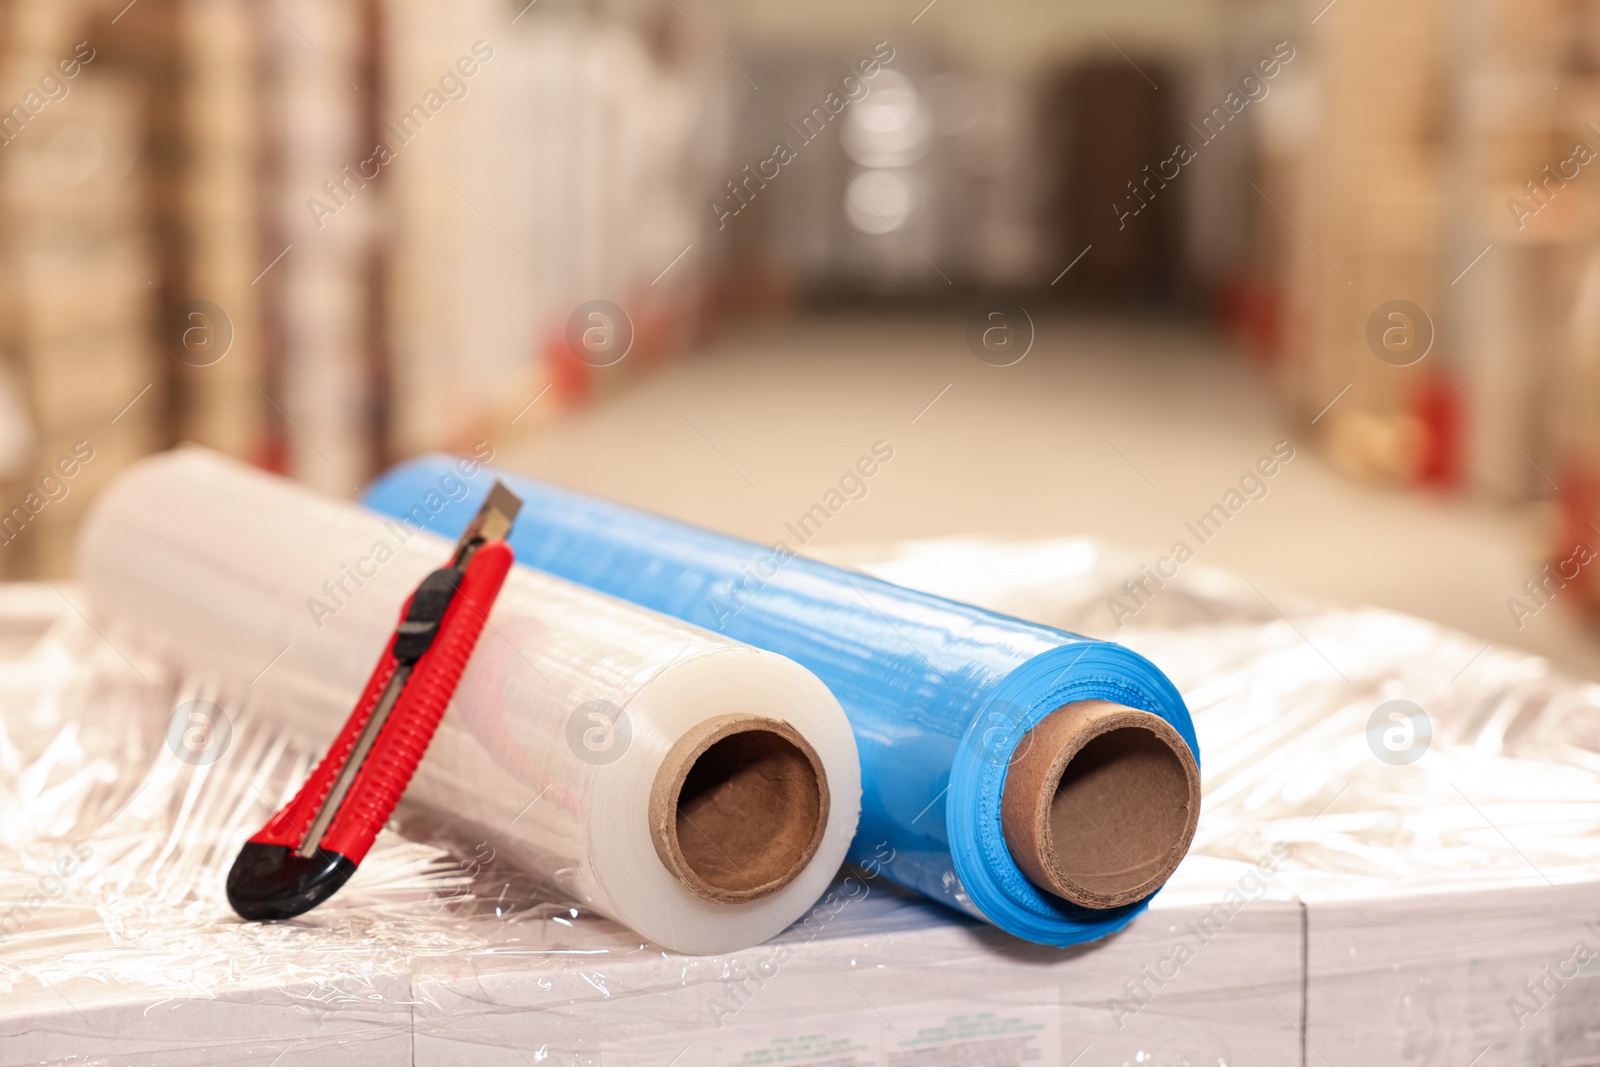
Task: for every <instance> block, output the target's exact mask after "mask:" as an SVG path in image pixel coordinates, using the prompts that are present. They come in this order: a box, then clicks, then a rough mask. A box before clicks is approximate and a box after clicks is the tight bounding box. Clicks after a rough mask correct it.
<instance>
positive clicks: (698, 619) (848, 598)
mask: <svg viewBox="0 0 1600 1067" xmlns="http://www.w3.org/2000/svg"><path fill="white" fill-rule="evenodd" d="M475 466H476V465H475V464H472V462H471V461H462V460H456V459H451V458H448V457H443V456H428V457H424V458H422V459H418V460H414V461H412V462H409V463H405V464H403V465H401V466H399V467H397V468H395V469H394V470H392V471H390V472H389V473H388V474H386V475H384V476H383V477H382V478H380V479H379V480H378V481H377V483H376V484H374V485H373V486H372V488H371V489H370V490H368V492H367V494H366V498H365V503H366V504H367V506H368V507H371V508H373V509H375V510H377V511H379V512H383V513H385V514H388V515H391V516H394V517H398V518H406V519H409V520H410V521H411V522H412V523H414V524H417V525H423V526H426V527H427V528H428V529H430V530H432V531H433V532H436V533H440V534H443V535H446V536H448V537H452V538H453V537H456V536H457V535H459V533H460V531H461V530H462V528H463V527H465V525H466V523H467V521H468V520H469V519H470V518H471V517H472V515H473V513H474V512H475V511H476V510H477V509H478V506H479V504H480V503H481V502H482V500H483V498H484V496H485V495H486V494H487V493H488V490H489V487H490V486H491V485H492V484H493V479H494V478H495V477H499V478H501V479H502V480H504V481H505V483H506V484H507V485H508V486H510V487H511V488H512V489H513V490H514V491H515V492H517V493H518V494H519V495H521V497H522V499H523V501H524V504H523V508H522V512H521V514H520V515H519V516H518V518H517V524H516V528H515V529H514V530H513V531H512V534H511V544H512V547H513V548H514V549H515V550H516V553H517V561H518V562H519V563H523V564H527V565H529V566H532V567H537V568H539V569H541V570H544V571H547V572H549V573H551V574H554V575H557V576H559V577H561V578H565V579H567V580H569V581H572V582H575V583H577V584H579V585H585V586H588V587H590V588H592V589H598V590H600V591H602V592H605V593H609V594H611V595H613V596H616V597H619V598H621V599H623V600H629V601H632V602H633V603H635V604H640V605H643V606H645V607H648V608H652V609H654V610H656V611H659V612H662V613H664V614H667V615H672V616H676V617H677V618H680V619H683V620H685V621H687V622H691V623H694V624H696V625H699V626H703V627H705V628H706V629H709V630H713V631H716V632H718V633H722V634H725V635H727V636H729V637H732V638H734V639H736V640H740V641H744V642H746V643H748V644H751V645H754V646H756V647H758V648H763V649H767V650H769V651H772V652H777V653H779V654H781V655H784V656H788V657H789V658H790V659H793V660H795V661H796V662H798V663H800V664H802V665H803V666H805V667H807V668H808V669H810V670H811V671H812V672H813V673H814V674H816V675H817V676H818V677H819V678H821V679H822V681H823V682H824V683H826V684H827V686H828V687H829V688H830V689H832V690H833V693H834V695H835V696H836V697H838V699H839V702H840V703H841V704H842V705H843V706H844V710H845V713H846V715H848V716H849V718H850V723H851V725H852V726H853V727H854V729H855V735H856V744H857V746H858V748H859V750H860V753H861V782H862V797H861V804H862V810H861V823H860V829H859V830H858V832H857V834H856V839H855V842H854V843H853V845H852V846H851V853H850V858H851V859H852V860H855V861H856V862H858V863H872V864H875V865H877V866H881V867H882V869H883V870H884V872H885V873H886V874H887V875H888V876H889V877H890V878H892V879H893V880H895V881H897V882H899V883H901V884H903V885H906V886H909V887H911V888H913V889H916V890H918V891H920V892H922V893H924V894H926V895H927V896H929V897H932V898H933V899H935V900H938V901H940V902H942V903H944V904H948V905H949V906H951V907H953V908H956V909H959V910H961V911H964V912H966V913H968V914H971V915H976V916H978V917H980V918H983V919H987V920H988V921H989V922H992V923H994V924H995V925H996V926H998V927H1000V928H1001V929H1003V930H1006V931H1008V932H1009V933H1012V934H1014V935H1016V936H1018V937H1022V938H1026V939H1027V940H1029V941H1035V942H1040V943H1043V944H1051V945H1072V944H1079V943H1082V942H1084V941H1092V940H1094V939H1095V938H1099V937H1104V936H1105V935H1106V934H1109V933H1112V932H1114V931H1116V930H1120V929H1121V928H1122V927H1124V926H1126V925H1127V924H1128V923H1129V922H1130V921H1131V920H1132V919H1133V917H1134V916H1135V915H1137V914H1138V913H1139V912H1140V911H1142V910H1144V908H1145V907H1146V906H1147V905H1148V904H1149V898H1148V897H1147V898H1145V899H1144V900H1141V901H1136V902H1134V903H1132V904H1127V905H1124V906H1122V907H1119V908H1111V909H1106V910H1095V909H1090V908H1083V907H1079V906H1078V905H1075V904H1072V903H1070V902H1068V901H1065V900H1062V899H1060V898H1059V897H1056V896H1053V895H1050V894H1047V893H1044V892H1042V891H1041V890H1039V889H1038V888H1036V887H1035V886H1034V885H1033V883H1032V882H1030V881H1029V880H1028V878H1027V877H1026V876H1025V875H1024V874H1023V873H1022V871H1021V870H1020V869H1019V868H1018V867H1017V865H1016V863H1015V862H1014V861H1013V860H1012V858H1011V855H1010V852H1009V851H1008V850H1007V848H1006V841H1005V837H1004V835H1003V832H1002V830H1001V822H1000V799H1001V789H1002V787H1003V786H1004V783H1005V776H1006V769H1007V767H1008V766H1009V764H1010V762H1011V756H1012V751H1013V749H1014V748H1015V746H1016V744H1017V741H1018V740H1019V739H1020V738H1021V737H1022V735H1023V734H1024V733H1026V732H1027V731H1028V730H1029V729H1031V728H1032V727H1033V726H1034V725H1035V724H1036V723H1038V722H1039V720H1041V719H1043V718H1044V717H1045V716H1046V715H1048V714H1049V713H1050V712H1052V711H1054V710H1056V709H1057V708H1059V707H1061V706H1062V705H1063V704H1067V703H1070V702H1072V701H1077V700H1093V699H1100V700H1109V701H1114V702H1116V703H1119V704H1124V705H1127V706H1128V707H1133V708H1138V709H1140V710H1143V711H1149V712H1153V713H1154V714H1156V715H1159V716H1160V717H1161V718H1163V719H1165V720H1166V721H1167V722H1168V723H1170V724H1171V725H1172V726H1173V728H1174V729H1176V730H1177V732H1178V733H1179V735H1181V736H1182V737H1183V739H1184V740H1185V741H1186V742H1187V743H1188V745H1189V748H1190V750H1191V751H1193V752H1194V753H1195V754H1196V759H1197V760H1198V755H1199V748H1198V746H1197V744H1196V742H1195V735H1194V726H1193V724H1192V722H1191V721H1190V718H1189V709H1188V708H1187V707H1185V706H1184V703H1183V698H1182V697H1181V696H1179V695H1178V691H1177V689H1176V688H1174V687H1173V685H1172V683H1171V682H1170V681H1168V680H1167V678H1166V676H1165V675H1163V674H1162V673H1161V672H1160V671H1159V670H1157V669H1156V668H1155V666H1154V665H1152V664H1151V663H1150V662H1149V661H1148V660H1146V659H1145V658H1144V657H1142V656H1140V655H1138V654H1137V653H1135V652H1131V651H1129V650H1128V649H1126V648H1123V647H1122V646H1121V645H1116V644H1112V643H1110V642H1105V641H1096V640H1093V639H1090V638H1085V637H1079V636H1077V635H1075V634H1069V633H1065V632H1063V631H1060V630H1054V629H1051V628H1050V627H1047V626H1039V625H1036V624H1034V623H1030V622H1024V621H1022V620H1020V619H1014V618H1009V617H1007V616H1004V615H997V614H995V613H993V612H988V611H983V610H981V609H979V608H975V607H972V606H970V605H967V604H960V603H957V602H955V601H951V600H944V599H942V598H939V597H934V596H928V595H926V594H924V593H918V592H915V591H913V590H910V589H904V588H901V587H900V586H896V585H891V584H889V583H888V582H882V581H878V580H877V579H874V578H869V577H867V576H865V575H862V574H858V573H855V572H852V571H847V570H843V569H840V568H838V567H830V566H827V565H826V564H822V563H818V562H815V561H813V560H808V559H805V558H803V557H799V556H794V555H793V554H792V553H791V552H789V551H788V550H787V546H786V545H783V544H779V545H777V546H774V547H765V546H762V545H758V544H754V543H752V542H749V541H743V540H740V539H738V538H733V537H727V536H724V535H722V534H717V533H712V532H710V531H708V530H703V529H700V528H698V527H694V526H689V525H686V524H684V523H680V522H676V521H673V520H671V519H666V518H662V517H660V516H658V515H652V514H649V513H648V512H642V511H638V510H635V509H633V508H628V507H624V506H622V505H620V504H614V503H611V502H608V501H604V500H598V499H595V498H593V497H588V496H584V495H582V494H580V493H575V492H572V491H570V490H565V489H559V488H556V487H553V486H549V485H545V484H542V483H540V482H537V481H533V480H530V479H527V478H521V477H516V476H513V475H505V474H498V475H497V474H496V473H495V472H494V471H491V470H489V469H488V468H477V469H476V471H475V473H474V474H473V476H471V477H462V473H463V471H464V470H472V469H473V468H474V467H475ZM463 486H464V487H465V488H466V490H467V491H466V492H465V494H464V495H463V493H462V489H463ZM452 497H454V498H455V499H451V498H452ZM751 710H752V711H756V710H759V709H751ZM885 857H890V858H889V859H887V861H885ZM1152 895H1153V894H1152Z"/></svg>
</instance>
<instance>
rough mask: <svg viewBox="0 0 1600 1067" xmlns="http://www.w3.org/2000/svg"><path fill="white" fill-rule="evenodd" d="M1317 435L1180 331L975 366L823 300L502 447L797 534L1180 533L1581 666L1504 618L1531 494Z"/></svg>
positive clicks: (1597, 671)
mask: <svg viewBox="0 0 1600 1067" xmlns="http://www.w3.org/2000/svg"><path fill="white" fill-rule="evenodd" d="M601 373H604V372H601ZM930 402H931V403H930ZM532 421H533V420H528V422H530V423H531V422H532ZM879 441H882V442H886V443H887V447H888V448H892V449H893V456H892V458H891V459H889V460H887V461H885V462H882V463H880V464H879V465H878V466H877V467H876V468H874V469H875V473H874V474H873V476H872V477H871V478H869V479H865V480H864V485H865V490H866V491H865V495H862V494H861V491H860V490H859V489H856V488H855V487H854V486H853V485H851V484H850V483H847V488H848V489H849V490H850V491H851V492H852V493H854V494H855V495H856V497H857V499H848V498H846V500H845V502H844V503H843V506H839V503H840V498H839V497H834V498H832V499H831V500H825V499H824V498H825V497H826V496H827V494H828V493H829V491H830V490H832V489H835V488H836V487H837V485H838V483H839V480H840V478H841V476H842V475H844V474H845V472H846V471H847V470H849V469H850V468H851V467H852V465H854V464H856V463H857V461H858V459H860V458H861V457H863V456H869V455H870V454H871V453H872V449H873V445H874V443H875V442H879ZM1283 441H1287V442H1289V444H1290V445H1291V446H1292V447H1293V449H1294V455H1293V459H1292V460H1290V461H1288V462H1287V463H1281V464H1279V465H1278V466H1277V467H1276V470H1275V473H1274V475H1273V476H1272V477H1271V478H1270V479H1265V480H1264V485H1265V490H1266V491H1265V495H1262V490H1261V489H1260V488H1257V487H1256V485H1255V484H1254V483H1250V482H1248V481H1247V484H1246V486H1245V489H1246V491H1247V493H1249V494H1250V495H1253V496H1255V497H1257V498H1258V499H1253V500H1248V501H1247V503H1246V504H1245V506H1244V507H1242V508H1241V509H1239V510H1238V511H1237V513H1236V514H1234V515H1233V516H1232V518H1231V519H1230V520H1229V521H1228V522H1227V524H1226V526H1224V527H1223V528H1222V529H1221V531H1220V532H1217V533H1214V534H1213V533H1210V528H1209V527H1208V528H1207V533H1208V535H1209V539H1208V540H1205V541H1204V542H1203V543H1202V541H1201V539H1200V538H1197V537H1195V536H1194V535H1193V532H1192V531H1190V530H1189V528H1188V527H1186V525H1185V524H1186V523H1198V520H1199V518H1200V516H1201V515H1202V514H1203V513H1206V512H1207V511H1208V510H1209V509H1210V508H1212V506H1213V505H1215V504H1219V503H1224V504H1225V503H1227V502H1228V501H1227V500H1226V499H1225V498H1226V497H1227V494H1228V493H1229V491H1230V490H1232V489H1236V488H1238V486H1239V482H1240V479H1241V477H1242V476H1244V475H1246V473H1247V472H1248V471H1249V470H1250V469H1251V468H1252V466H1253V465H1255V464H1256V463H1257V461H1258V460H1259V459H1261V458H1262V457H1265V456H1269V455H1270V454H1271V453H1272V452H1273V448H1274V446H1275V445H1276V444H1278V442H1283ZM1315 441H1316V436H1315V431H1314V430H1313V429H1312V427H1310V426H1309V425H1296V424H1290V422H1288V421H1287V420H1286V419H1285V418H1284V417H1283V415H1282V413H1281V410H1280V408H1279V406H1278V405H1277V404H1276V403H1275V402H1274V401H1273V399H1272V398H1271V397H1270V396H1269V395H1268V393H1267V390H1266V388H1265V385H1264V383H1263V382H1262V381H1261V379H1260V376H1259V374H1258V373H1257V372H1256V371H1255V370H1254V369H1253V368H1252V367H1250V366H1249V365H1248V364H1246V363H1245V362H1244V361H1242V360H1240V359H1238V358H1236V357H1234V356H1232V355H1231V354H1229V353H1228V352H1227V351H1226V350H1225V348H1224V347H1223V345H1222V344H1221V342H1219V341H1217V340H1216V339H1215V338H1213V337H1211V336H1209V335H1207V334H1204V333H1202V332H1199V331H1197V330H1193V329H1188V328H1182V327H1169V326H1152V327H1145V326H1130V325H1126V324H1116V325H1111V324H1092V323H1084V322H1081V321H1071V322H1069V321H1064V320H1062V321H1051V320H1040V322H1039V324H1038V336H1037V340H1036V343H1035V345H1034V346H1033V348H1032V350H1031V351H1030V352H1029V353H1028V355H1027V357H1026V358H1025V359H1023V360H1022V361H1021V362H1020V363H1018V364H1016V365H1015V366H1011V367H1006V368H997V367H991V366H989V365H987V364H985V363H982V362H980V361H979V360H978V359H976V358H975V357H974V356H973V355H972V353H971V352H970V351H969V350H968V348H967V346H966V340H965V323H964V322H963V321H962V320H960V319H957V318H951V319H948V320H940V319H928V318H922V319H915V320H913V319H885V318H881V317H879V318H872V319H859V320H858V319H848V318H822V319H811V320H801V321H799V322H790V323H782V324H770V325H767V326H764V327H761V328H759V329H751V330H745V331H742V332H734V333H731V334H729V335H726V336H724V337H723V338H722V339H720V340H719V341H718V342H717V343H716V344H714V345H713V346H712V347H711V348H710V350H709V351H707V352H705V353H704V354H702V355H698V356H696V357H694V358H690V359H685V360H682V361H680V362H678V363H677V364H676V365H674V366H672V367H670V368H668V369H667V370H665V371H664V372H662V373H660V374H658V375H655V376H653V377H651V378H648V379H645V380H635V381H633V382H631V383H630V384H629V385H627V386H626V387H625V388H623V389H622V390H621V391H620V392H618V393H616V394H614V395H612V396H610V397H608V401H607V402H606V403H604V404H600V405H596V406H595V407H593V408H591V409H588V410H585V411H582V412H579V413H577V414H575V415H571V416H568V417H565V418H562V419H560V420H559V421H557V422H555V423H553V424H545V425H543V426H541V427H540V428H539V429H538V430H537V431H535V432H530V433H528V434H526V435H525V436H524V437H522V438H520V439H517V440H514V441H511V442H510V443H507V444H506V445H505V446H504V447H502V449H501V451H500V461H501V462H502V463H504V464H505V465H506V466H507V467H510V468H514V469H520V470H523V471H526V472H528V473H530V474H534V475H538V476H541V477H545V478H548V479H550V480H552V481H556V482H559V483H562V484H566V485H571V486H575V487H579V488H582V489H584V490H587V491H590V492H594V493H598V494H600V495H603V496H609V497H613V498H615V499H618V500H622V501H625V502H627V503H630V504H634V505H637V506H640V507H644V508H649V509H651V510H654V511H658V512H662V513H665V514H669V515H673V516H676V517H679V518H683V519H687V520H691V521H694V522H698V523H702V524H704V525H707V526H711V527H715V528H717V529H721V530H725V531H728V532H730V533H735V534H739V535H742V536H745V537H749V538H752V539H755V540H759V541H763V542H772V541H775V540H779V539H782V540H785V541H786V542H788V543H789V544H790V545H792V546H795V547H798V545H796V538H795V537H794V531H793V530H792V529H790V528H788V527H786V525H785V524H786V523H789V524H794V523H795V522H796V521H797V520H798V519H799V518H800V517H801V516H802V515H804V514H806V513H807V512H808V511H809V510H810V509H811V508H812V507H813V505H815V504H818V503H825V504H831V505H833V506H834V508H835V513H834V514H833V515H832V517H831V518H829V519H828V521H827V523H826V525H825V526H824V527H823V528H822V529H821V531H820V532H818V533H816V534H815V536H814V537H813V539H812V541H811V545H810V547H809V548H808V551H814V550H816V549H818V548H821V549H824V550H825V549H827V548H830V547H834V546H838V545H843V544H846V543H849V542H859V541H884V540H898V539H909V538H926V537H939V536H949V535H970V534H984V535H994V536H1001V537H1015V538H1038V537H1055V536H1064V535H1071V534H1087V535H1091V536H1094V537H1099V538H1105V539H1107V540H1110V541H1113V542H1117V543H1121V544H1125V545H1128V546H1131V547H1135V548H1139V549H1142V550H1147V551H1148V552H1149V555H1150V559H1151V563H1152V564H1154V563H1155V562H1156V561H1157V559H1158V558H1159V557H1160V556H1162V555H1164V554H1165V553H1166V552H1167V550H1168V549H1169V547H1170V546H1172V545H1173V543H1174V542H1175V541H1177V540H1179V539H1182V540H1185V541H1187V542H1188V543H1189V544H1190V545H1191V546H1193V547H1195V549H1196V554H1195V559H1196V561H1198V562H1201V563H1205V564H1209V565H1212V566H1220V567H1226V568H1230V569H1234V570H1238V571H1242V572H1244V573H1246V574H1249V575H1251V576H1257V577H1261V578H1266V579H1268V580H1270V581H1272V582H1275V583H1277V584H1279V585H1280V586H1282V587H1285V588H1290V589H1294V590H1297V591H1299V592H1302V593H1305V594H1308V595H1310V596H1313V597H1316V598H1319V599H1322V600H1326V601H1330V602H1335V603H1340V604H1351V605H1355V604H1364V603H1371V604H1378V605H1381V606H1384V607H1389V608H1395V609H1398V610H1401V611H1407V612H1411V613H1414V614H1417V615H1422V616H1426V617H1428V618H1431V619H1434V620H1436V621H1438V622H1441V623H1444V624H1447V625H1450V626H1454V627H1457V628H1459V629H1462V630H1465V631H1467V632H1469V633H1472V634H1476V635H1480V636H1482V637H1483V638H1484V639H1485V640H1486V641H1487V640H1494V641H1497V642H1501V643H1504V644H1508V645H1512V646H1516V647H1521V648H1525V649H1528V650H1531V651H1535V652H1539V653H1542V654H1544V655H1547V656H1549V657H1550V658H1551V659H1552V660H1553V661H1555V662H1556V663H1558V664H1560V665H1561V666H1563V667H1565V668H1566V669H1567V670H1569V671H1572V672H1574V673H1576V674H1579V675H1581V676H1583V677H1586V678H1600V636H1597V635H1596V634H1595V633H1594V632H1593V631H1585V629H1584V626H1583V624H1582V623H1581V621H1580V620H1579V618H1578V617H1577V616H1576V614H1575V613H1574V612H1573V611H1572V609H1571V606H1570V605H1564V604H1562V603H1561V602H1560V600H1559V596H1558V597H1557V600H1556V602H1555V603H1554V604H1552V605H1551V606H1550V607H1549V608H1547V609H1546V610H1543V611H1541V612H1539V613H1538V614H1537V615H1535V616H1533V617H1531V618H1525V619H1524V620H1523V625H1522V627H1521V628H1520V629H1519V627H1518V626H1517V624H1516V621H1515V620H1514V619H1513V617H1512V614H1511V612H1510V610H1509V608H1508V607H1507V603H1506V602H1507V599H1508V598H1510V597H1513V596H1518V595H1520V594H1521V592H1522V585H1523V583H1524V582H1525V581H1526V580H1528V579H1529V578H1532V577H1534V576H1536V575H1537V573H1538V571H1539V567H1540V566H1541V565H1542V563H1543V558H1542V556H1541V549H1542V548H1543V545H1544V541H1545V534H1546V529H1547V522H1548V518H1549V515H1548V511H1547V506H1545V505H1526V506H1522V507H1518V508H1505V507H1500V506H1496V505H1492V504H1489V503H1487V502H1481V501H1474V500H1469V499H1460V498H1452V499H1440V498H1435V497H1431V496H1428V495H1423V494H1417V493H1410V492H1398V491H1392V490H1385V489H1380V488H1375V487H1372V486H1367V485H1362V484H1358V483H1355V482H1352V481H1350V480H1349V479H1347V478H1345V477H1342V476H1340V475H1338V474H1336V473H1335V472H1334V471H1332V470H1331V469H1330V468H1329V467H1328V465H1327V464H1326V463H1325V462H1324V460H1323V459H1322V458H1321V456H1320V455H1319V454H1318V451H1317V448H1316V444H1315ZM885 450H886V449H885V446H881V445H880V446H879V452H880V454H882V452H884V451H885ZM1282 451H1285V452H1286V451H1287V449H1284V450H1282ZM869 466H870V464H869ZM1268 466H1269V467H1270V466H1271V464H1268ZM1238 499H1239V498H1238V497H1235V498H1233V502H1234V503H1235V504H1236V503H1237V501H1238ZM808 529H809V528H808Z"/></svg>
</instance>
